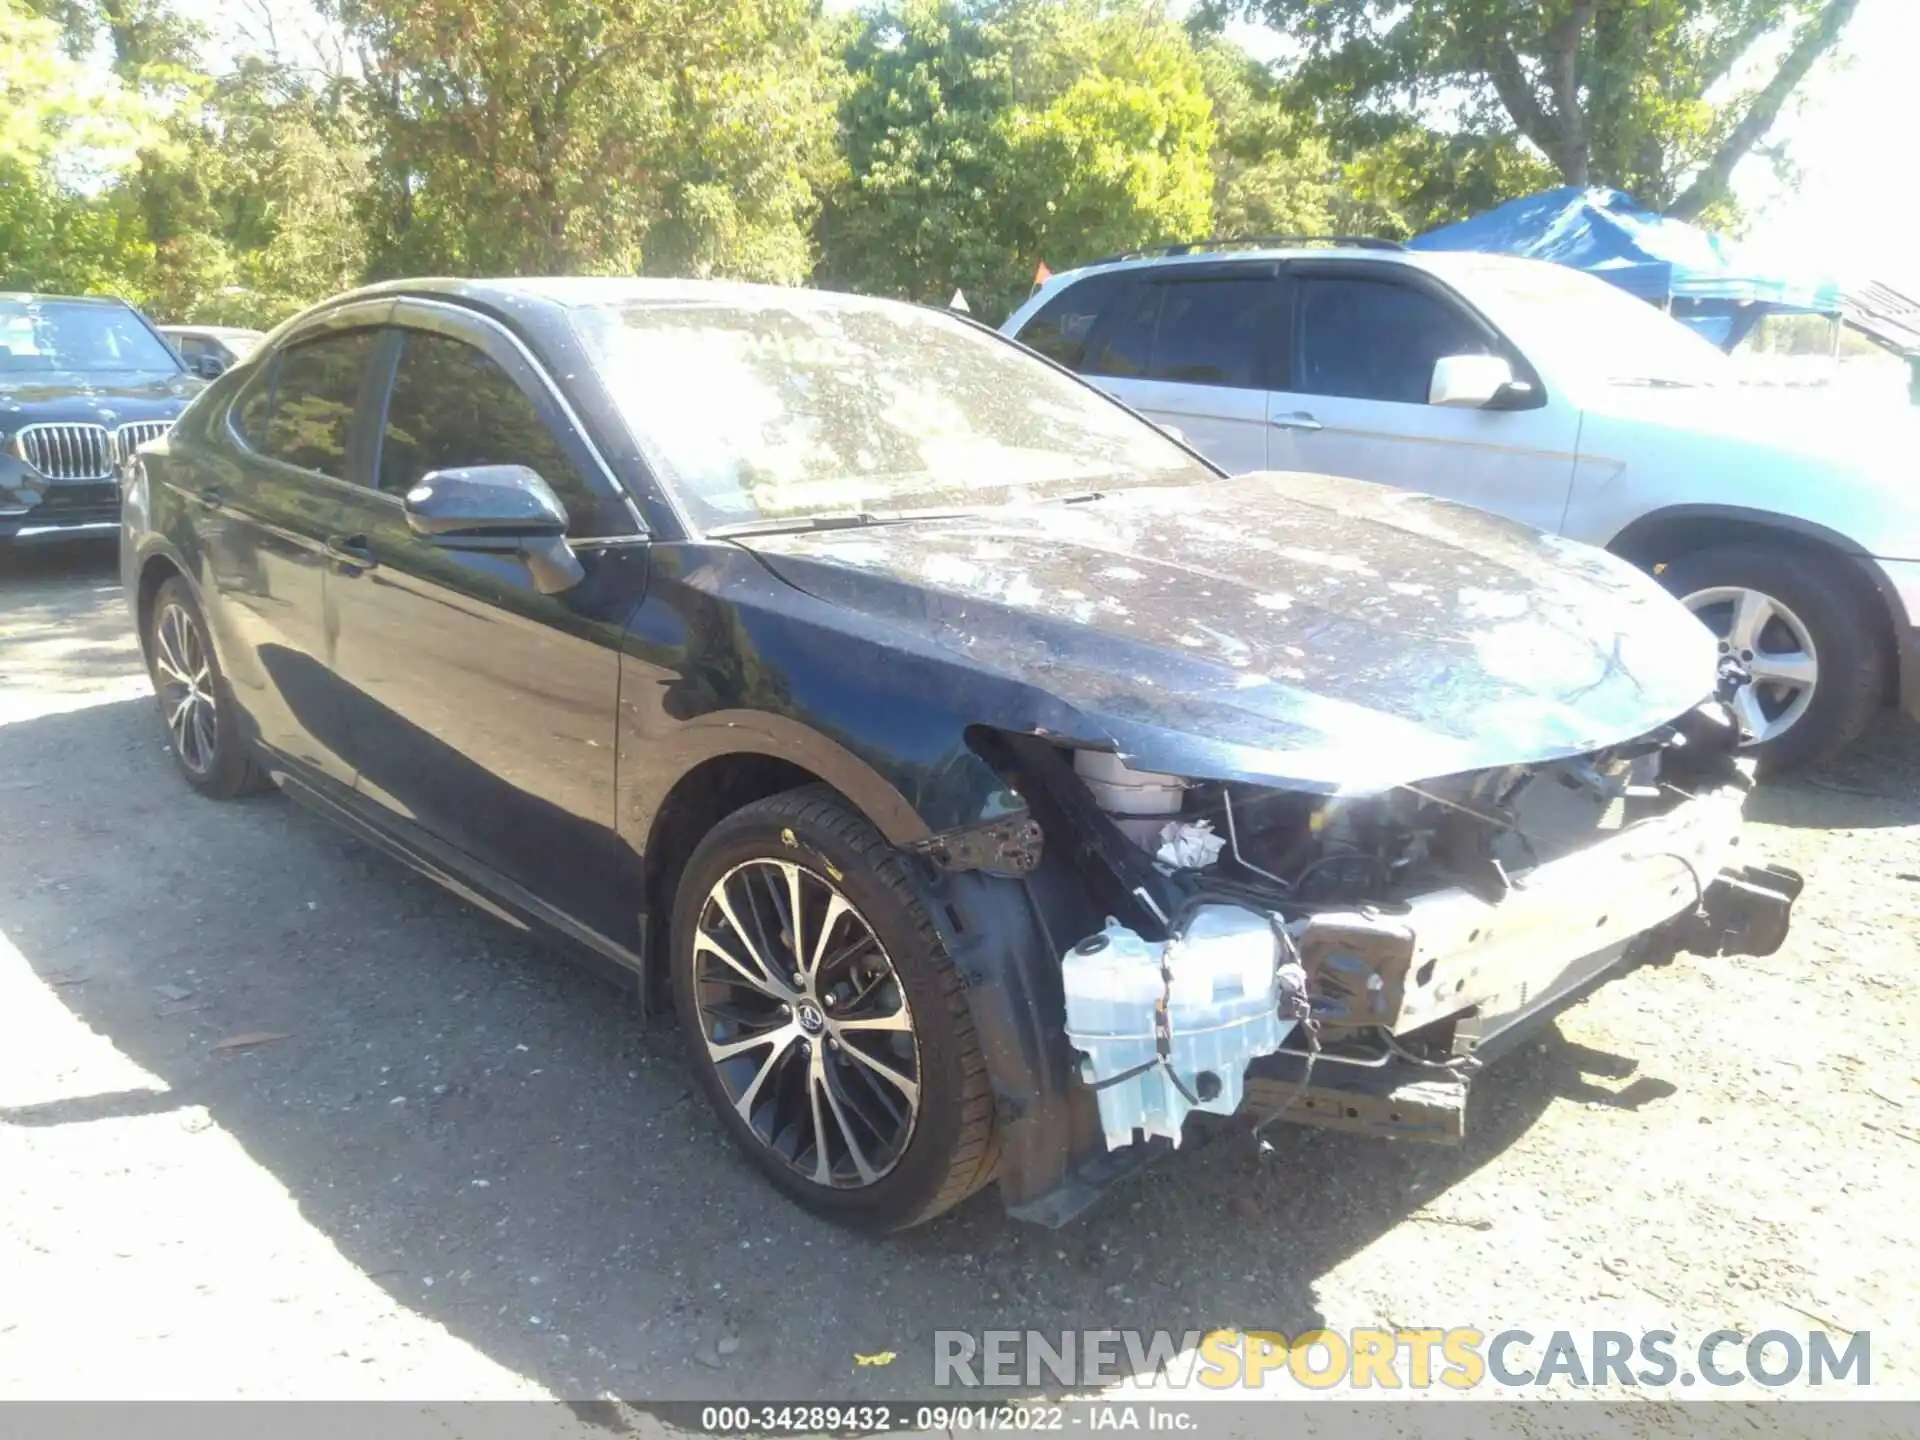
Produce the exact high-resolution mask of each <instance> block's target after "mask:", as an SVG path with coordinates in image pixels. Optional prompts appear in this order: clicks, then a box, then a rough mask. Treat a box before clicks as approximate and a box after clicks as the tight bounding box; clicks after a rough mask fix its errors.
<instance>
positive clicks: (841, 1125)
mask: <svg viewBox="0 0 1920 1440" xmlns="http://www.w3.org/2000/svg"><path fill="white" fill-rule="evenodd" d="M673 987H674V1001H675V1006H676V1008H677V1010H678V1011H679V1016H680V1024H681V1029H682V1031H683V1033H684V1034H685V1037H686V1042H687V1049H688V1055H689V1059H690V1060H691V1062H692V1064H693V1066H694V1069H695V1071H696V1072H697V1073H698V1075H699V1077H700V1081H701V1085H702V1088H703V1089H705V1090H706V1092H707V1096H708V1098H709V1099H710V1100H711V1101H712V1102H713V1107H714V1110H715V1112H716V1113H717V1114H718V1115H719V1117H720V1120H721V1123H722V1124H723V1125H724V1126H725V1127H726V1128H727V1130H728V1131H729V1132H730V1133H731V1134H732V1135H733V1137H734V1140H735V1141H736V1142H737V1143H738V1144H739V1145H740V1147H741V1148H742V1149H743V1150H744V1151H745V1152H746V1153H747V1154H748V1156H749V1157H751V1158H752V1160H753V1161H754V1163H755V1164H757V1165H758V1166H759V1167H760V1169H761V1170H762V1171H763V1172H764V1173H765V1174H766V1175H767V1177H768V1178H769V1179H771V1180H772V1181H773V1183H774V1184H775V1185H777V1186H779V1187H780V1189H782V1190H784V1191H785V1192H786V1193H787V1194H788V1195H790V1196H792V1197H793V1198H794V1199H796V1200H798V1201H799V1202H800V1203H802V1204H803V1205H806V1206H807V1207H808V1208H810V1209H813V1210H816V1211H819V1212H820V1213H822V1214H824V1215H827V1216H829V1217H830V1218H832V1219H835V1220H840V1221H843V1222H846V1223H848V1224H852V1225H856V1226H859V1227H861V1228H865V1229H875V1230H894V1229H900V1228H903V1227H905V1226H908V1225H914V1224H918V1223H920V1222H921V1221H923V1220H928V1219H931V1218H932V1217H933V1216H935V1215H938V1214H939V1213H940V1212H941V1211H943V1210H946V1209H948V1208H949V1207H951V1206H953V1205H955V1204H958V1203H959V1202H960V1201H961V1200H963V1199H965V1198H966V1197H967V1196H968V1195H970V1194H971V1193H973V1191H975V1190H977V1189H979V1188H980V1186H982V1185H984V1184H986V1183H987V1181H988V1180H990V1179H991V1178H992V1175H993V1168H994V1163H995V1156H996V1151H995V1145H994V1130H993V1114H994V1110H993V1093H992V1089H991V1087H990V1085H989V1084H988V1080H987V1073H986V1065H985V1062H984V1061H983V1059H982V1058H981V1054H980V1046H979V1041H978V1039H977V1038H976V1036H975V1034H974V1029H973V1019H972V1014H971V1012H970V1011H969V1009H968V1008H967V1002H966V994H965V988H964V986H963V985H962V984H961V981H960V976H959V974H958V973H957V971H956V970H955V968H954V965H953V961H952V959H951V957H950V956H949V955H948V954H947V953H946V948H945V945H944V943H943V942H942V940H941V938H940V935H939V932H938V931H937V929H936V928H935V927H934V925H933V923H932V920H931V918H930V916H929V914H928V909H927V905H926V903H925V902H924V900H923V897H922V895H921V894H920V891H919V888H918V885H917V883H916V880H915V878H914V874H913V871H912V870H911V868H910V866H909V865H908V863H907V857H906V856H904V855H902V854H901V853H900V852H899V851H898V850H896V849H894V848H893V846H891V845H889V844H888V843H887V841H886V840H885V838H884V837H882V836H881V835H880V834H879V833H878V832H877V831H876V830H874V828H873V826H872V825H870V824H869V823H868V822H867V820H866V819H865V818H864V817H863V816H861V815H860V814H859V813H858V812H857V811H855V810H853V809H852V808H851V807H850V806H848V805H847V803H846V802H845V801H844V800H842V799H841V798H840V797H839V796H838V795H837V794H836V793H835V792H833V791H832V790H830V789H828V788H826V787H825V786H810V787H808V788H806V789H803V790H794V791H789V792H787V793H786V794H783V795H775V796H773V797H771V798H769V799H766V800H761V801H757V802H755V803H754V804H751V805H748V806H746V807H745V808H744V809H741V810H738V811H735V812H734V813H733V814H732V815H729V816H727V817H726V818H725V819H724V820H722V821H720V823H719V824H718V825H716V826H715V827H714V828H713V830H712V831H711V832H709V833H708V835H707V836H706V838H705V839H704V840H702V841H701V843H700V846H699V848H698V849H696V850H695V851H694V853H693V856H692V858H691V859H689V860H688V862H687V868H686V870H685V872H684V873H683V874H682V876H681V879H680V888H679V893H678V896H677V898H676V901H675V905H674V925H673Z"/></svg>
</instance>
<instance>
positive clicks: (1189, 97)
mask: <svg viewBox="0 0 1920 1440" xmlns="http://www.w3.org/2000/svg"><path fill="white" fill-rule="evenodd" d="M317 3H318V4H319V5H320V6H321V9H322V11H323V12H324V14H325V16H326V18H327V20H328V23H329V25H330V27H331V28H330V31H329V58H328V60H327V61H326V62H325V63H324V66H323V69H322V71H320V72H316V71H313V70H303V69H300V68H297V67H295V66H293V65H291V64H289V63H287V62H285V61H284V60H282V59H281V58H280V57H279V55H278V53H277V42H274V41H273V39H272V37H271V35H270V34H269V36H268V39H267V45H266V48H267V49H268V51H269V52H270V53H268V54H266V55H259V54H241V55H238V56H233V57H228V58H227V59H226V60H225V61H223V63H222V66H221V69H220V73H219V74H218V75H215V74H212V73H210V72H209V67H208V65H207V63H206V51H207V48H208V43H207V36H206V35H205V34H204V33H203V31H202V30H201V29H200V27H199V26H197V25H196V24H195V23H193V22H191V21H190V20H189V19H187V18H185V11H184V10H183V9H182V8H181V5H180V0H0V285H7V286H12V287H18V288H38V289H52V290H79V291H102V290H104V291H114V292H117V293H120V294H124V295H127V296H128V297H129V298H132V299H134V300H136V301H138V302H139V303H141V304H144V305H146V306H148V307H149V308H151V309H152V310H154V311H155V313H156V314H158V315H160V316H161V317H162V318H165V319H169V320H203V321H225V322H233V323H261V324H265V323H270V322H272V321H275V320H278V319H280V318H282V317H284V316H285V315H287V314H290V313H291V312H293V311H295V310H297V309H298V308H300V307H301V306H303V305H305V304H308V303H311V302H312V301H314V300H317V299H320V298H322V297H324V296H326V295H328V294H331V293H334V292H337V291H339V290H342V289H345V288H348V287H350V286H353V285H355V284H359V283H361V282H362V281H365V280H368V279H376V278H380V277H384V276H394V275H403V274H421V273H449V272H451V273H466V274H510V273H528V272H556V271H558V272H582V273H606V272H613V273H618V272H628V273H632V272H638V273H646V274H674V275H693V276H727V277H739V278H746V279H754V280H764V281H772V282H779V283H796V282H801V281H805V280H809V279H811V280H814V281H816V282H818V283H823V284H829V285H835V286H840V287H845V288H850V289H858V290H864V291H870V292H877V293H882V294H890V295H900V296H907V297H911V298H914V299H918V300H925V301H932V302H936V303H939V302H944V301H945V300H946V299H947V298H948V297H949V296H950V295H951V294H952V292H953V291H954V290H955V289H959V290H962V291H963V292H964V293H965V294H966V295H967V296H968V298H969V301H970V302H971V305H972V308H973V310H974V312H975V313H976V314H980V315H982V316H983V317H986V318H997V317H998V316H999V315H1001V314H1003V313H1005V311H1006V310H1007V309H1008V308H1009V307H1010V306H1012V305H1013V304H1015V303H1017V302H1018V301H1019V300H1020V299H1021V298H1022V297H1023V296H1024V295H1025V294H1026V292H1027V289H1028V286H1029V285H1030V283H1031V281H1032V277H1033V275H1034V273H1035V268H1036V266H1037V265H1039V264H1042V263H1045V264H1046V265H1048V266H1049V267H1052V268H1055V269H1058V268H1064V267H1065V266H1068V265H1072V264H1077V263H1082V262H1084V261H1086V260H1089V259H1092V258H1095V257H1097V256H1099V255H1101V254H1105V253H1110V252H1113V251H1116V250H1123V249H1127V248H1132V247H1135V246H1139V245H1142V244H1148V243H1152V242H1157V241H1167V240H1180V239H1190V238H1195V237H1198V236H1201V235H1205V234H1229V235H1242V234H1270V233H1295V232H1312V233H1320V232H1325V231H1327V230H1330V229H1332V230H1340V231H1365V232H1374V233H1385V234H1389V235H1409V234H1413V233H1416V232H1418V231H1420V230H1423V229H1426V228H1428V227H1430V226H1432V225H1435V224H1439V223H1443V222H1445V221H1449V220H1455V219H1459V218H1462V217H1463V216H1465V215H1468V214H1471V213H1474V212H1475V211H1478V210H1480V209H1484V208H1486V207H1487V206H1490V205H1493V204H1495V203H1497V202H1499V201H1500V200H1503V199H1506V198H1508V197H1510V196H1512V195H1515V194H1520V193H1525V192H1527V191H1531V190H1535V189H1539V188H1542V187H1543V186H1545V185H1548V184H1551V183H1553V182H1554V181H1555V179H1556V177H1564V178H1565V179H1568V180H1572V181H1574V182H1575V183H1586V182H1587V181H1588V180H1592V181H1594V182H1605V183H1610V184H1616V185H1620V186H1622V187H1624V188H1626V189H1629V190H1631V191H1633V192H1634V193H1635V194H1636V195H1637V196H1639V198H1641V199H1642V200H1645V201H1648V202H1650V203H1653V204H1656V205H1659V204H1663V203H1669V202H1670V208H1672V209H1675V210H1676V211H1678V212H1679V213H1683V214H1686V213H1698V214H1703V215H1704V216H1706V217H1707V218H1708V219H1710V220H1715V221H1722V220H1726V219H1729V218H1730V209H1729V202H1728V201H1727V199H1726V183H1727V176H1728V174H1729V173H1730V171H1731V168H1732V166H1733V164H1734V163H1736V162H1737V161H1738V160H1739V159H1740V158H1741V157H1742V156H1745V155H1747V154H1749V153H1751V152H1753V151H1754V150H1755V148H1756V147H1757V146H1760V145H1762V144H1763V142H1764V141H1765V139H1766V136H1767V131H1768V129H1769V127H1770V126H1771V125H1772V123H1773V121H1774V119H1775V118H1776V117H1777V116H1778V115H1779V113H1780V112H1781V109H1782V107H1783V106H1784V105H1785V104H1786V103H1787V101H1788V99H1789V97H1790V96H1791V94H1792V93H1793V90H1794V88H1795V87H1796V86H1797V85H1798V84H1799V83H1800V81H1801V80H1802V79H1803V78H1804V77H1805V75H1806V73H1807V71H1808V70H1809V69H1810V67H1811V66H1812V65H1813V64H1815V63H1816V62H1817V61H1818V59H1819V58H1820V56H1821V55H1823V54H1824V53H1825V52H1826V51H1827V50H1828V49H1829V48H1830V47H1831V46H1832V44H1833V43H1834V41H1835V38H1836V37H1837V36H1838V34H1839V33H1840V30H1841V28H1842V27H1843V26H1844V25H1845V23H1846V21H1847V19H1848V18H1849V17H1850V16H1851V14H1852V12H1853V9H1854V6H1855V4H1856V3H1857V0H1539V3H1521V0H1398V3H1395V4H1391V5H1383V4H1377V3H1371V0H1211V4H1210V5H1208V6H1205V7H1203V8H1202V11H1201V14H1200V18H1199V19H1198V20H1196V21H1193V22H1191V23H1190V24H1189V25H1187V26H1183V25H1181V24H1177V23H1175V21H1174V20H1173V19H1172V18H1171V16H1170V14H1169V10H1168V8H1167V0H875V3H874V4H873V5H872V8H869V9H867V10H866V11H863V12H860V13H856V14H847V13H844V12H836V13H834V14H831V15H829V14H825V13H823V10H822V6H821V0H317ZM1227 14H1252V15H1257V16H1260V17H1263V18H1264V19H1266V20H1267V21H1268V22H1269V23H1271V24H1272V25H1274V26H1275V27H1277V28H1278V29H1279V30H1281V31H1282V32H1283V33H1284V34H1286V35H1287V36H1288V37H1289V38H1290V39H1291V41H1292V42H1293V44H1294V46H1295V48H1296V50H1297V60H1295V61H1294V62H1292V63H1291V64H1290V66H1289V67H1288V68H1287V69H1285V70H1284V71H1282V70H1276V69H1274V68H1272V67H1268V66H1264V65H1261V64H1258V63H1255V62H1254V61H1253V60H1251V59H1250V58H1249V57H1248V56H1247V55H1246V54H1245V53H1244V52H1243V51H1242V50H1241V49H1239V48H1238V47H1237V46H1235V45H1234V44H1232V43H1231V42H1229V41H1228V40H1226V39H1224V38H1222V37H1221V36H1220V35H1219V34H1218V33H1215V31H1214V29H1212V28H1210V26H1211V24H1212V22H1214V21H1217V20H1218V19H1220V18H1221V17H1222V16H1224V15H1227ZM1710 97H1711V98H1710Z"/></svg>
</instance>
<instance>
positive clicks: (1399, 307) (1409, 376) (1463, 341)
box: [1291, 275, 1496, 405]
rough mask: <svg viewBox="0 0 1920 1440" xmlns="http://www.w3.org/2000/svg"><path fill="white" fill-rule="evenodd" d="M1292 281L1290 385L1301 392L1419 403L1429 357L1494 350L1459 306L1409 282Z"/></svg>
mask: <svg viewBox="0 0 1920 1440" xmlns="http://www.w3.org/2000/svg"><path fill="white" fill-rule="evenodd" d="M1298 285H1299V292H1298V293H1299V301H1298V306H1297V309H1296V310H1295V315H1294V337H1295V338H1294V365H1293V380H1292V385H1291V388H1292V389H1293V390H1295V391H1297V392H1300V393H1302V394H1307V395H1343V396H1347V397H1348V398H1350V399H1355V400H1393V401H1399V402H1401V403H1403V404H1408V405H1424V404H1426V403H1427V392H1428V389H1429V387H1430V386H1431V384H1432V381H1433V363H1434V361H1436V360H1438V359H1440V358H1441V357H1442V356H1445V355H1490V354H1493V353H1496V352H1495V350H1494V346H1493V345H1492V343H1491V342H1490V341H1489V340H1488V338H1487V336H1486V334H1485V333H1484V332H1483V331H1482V330H1481V329H1480V327H1479V326H1478V325H1476V324H1475V323H1474V322H1473V320H1472V319H1471V318H1470V317H1469V316H1467V315H1466V314H1465V313H1464V312H1463V311H1461V310H1460V309H1458V308H1457V307H1455V306H1452V305H1449V304H1447V303H1446V302H1445V301H1443V300H1441V299H1440V298H1438V297H1437V296H1434V295H1430V294H1428V293H1426V292H1425V291H1423V290H1416V289H1414V288H1413V287H1412V286H1409V285H1399V284H1396V283H1394V282H1393V281H1391V280H1376V279H1372V278H1365V279H1363V278H1360V277H1357V276H1355V277H1351V278H1347V277H1334V276H1325V275H1320V276H1304V277H1302V278H1301V279H1300V280H1299V282H1298Z"/></svg>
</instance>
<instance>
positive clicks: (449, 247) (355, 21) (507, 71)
mask: <svg viewBox="0 0 1920 1440" xmlns="http://www.w3.org/2000/svg"><path fill="white" fill-rule="evenodd" d="M332 10H333V13H334V14H335V16H336V17H337V18H338V20H339V21H340V22H341V23H342V24H343V25H344V26H345V27H346V29H347V31H348V33H349V34H350V35H351V36H352V38H353V39H354V41H355V42H356V43H357V44H358V45H359V47H360V51H361V55H362V62H363V65H364V67H365V69H366V72H367V80H366V83H364V84H363V85H361V86H360V87H358V92H357V95H356V103H357V106H358V109H359V114H360V116H361V118H362V120H363V122H364V124H365V126H366V130H367V133H368V135H369V137H370V139H371V141H372V144H373V148H374V153H375V161H374V169H373V187H372V194H371V197H370V204H369V206H368V210H367V218H368V229H369V235H370V242H371V246H372V258H371V263H372V268H373V272H374V273H375V274H405V273H416V274H417V273H422V272H448V271H451V272H454V273H469V274H492V273H506V274H513V273H547V272H561V273H570V272H589V273H592V272H600V273H611V272H634V271H648V272H655V273H666V272H671V273H682V274H694V275H736V276H744V277H747V278H752V279H763V280H783V281H789V282H791V281H796V280H799V279H801V278H803V277H804V276H805V274H806V272H807V269H808V265H809V255H808V248H807V246H808V239H807V229H808V225H809V223H810V221H811V219H812V214H811V211H812V196H813V190H812V186H811V185H810V184H809V177H810V176H812V175H814V174H817V173H819V172H820V171H821V169H822V167H823V166H824V165H825V163H826V161H827V159H828V157H829V156H830V154H831V142H832V130H831V125H832V120H831V104H832V77H831V74H830V72H829V69H828V67H827V66H826V64H825V57H824V55H823V54H822V51H821V46H820V44H819V41H818V38H817V36H816V33H815V31H814V28H813V12H812V9H811V7H810V5H809V4H807V3H806V0H732V3H728V0H637V3H631V4H606V3H601V0H477V3H466V0H420V3H408V0H398V3H396V0H334V4H333V6H332Z"/></svg>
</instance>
